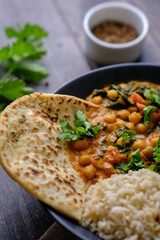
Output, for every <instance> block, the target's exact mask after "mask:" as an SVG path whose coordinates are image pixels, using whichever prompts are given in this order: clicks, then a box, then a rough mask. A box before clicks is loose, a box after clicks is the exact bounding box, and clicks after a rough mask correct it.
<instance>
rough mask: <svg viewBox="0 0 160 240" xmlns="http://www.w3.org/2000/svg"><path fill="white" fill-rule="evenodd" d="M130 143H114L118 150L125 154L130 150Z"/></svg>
mask: <svg viewBox="0 0 160 240" xmlns="http://www.w3.org/2000/svg"><path fill="white" fill-rule="evenodd" d="M131 145H132V143H131V142H129V143H125V144H124V146H120V145H118V144H116V145H114V146H115V147H116V148H117V149H118V150H119V151H120V153H126V156H127V155H128V154H129V152H130V151H131V150H130V147H131Z"/></svg>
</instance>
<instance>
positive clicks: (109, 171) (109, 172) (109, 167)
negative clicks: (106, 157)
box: [104, 162, 114, 176]
mask: <svg viewBox="0 0 160 240" xmlns="http://www.w3.org/2000/svg"><path fill="white" fill-rule="evenodd" d="M104 172H105V174H106V175H107V176H111V175H112V174H113V173H114V168H113V166H112V164H110V163H107V162H105V163H104Z"/></svg>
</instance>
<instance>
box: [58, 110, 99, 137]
mask: <svg viewBox="0 0 160 240" xmlns="http://www.w3.org/2000/svg"><path fill="white" fill-rule="evenodd" d="M75 119H76V120H75V121H74V125H75V128H74V129H73V130H72V127H71V125H70V123H69V122H68V121H67V120H65V119H60V125H61V128H62V132H61V133H59V135H58V137H59V138H60V139H62V140H64V141H77V140H80V139H83V137H84V136H87V137H94V136H96V135H97V134H98V133H99V130H100V127H99V126H94V127H93V128H92V127H91V124H90V123H89V122H88V121H87V116H86V114H85V113H84V112H82V111H80V110H78V111H77V112H76V114H75Z"/></svg>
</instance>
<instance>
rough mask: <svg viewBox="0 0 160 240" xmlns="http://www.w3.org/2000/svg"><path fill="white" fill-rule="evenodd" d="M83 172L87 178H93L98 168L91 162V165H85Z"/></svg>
mask: <svg viewBox="0 0 160 240" xmlns="http://www.w3.org/2000/svg"><path fill="white" fill-rule="evenodd" d="M83 174H84V176H85V177H86V178H88V179H92V178H94V176H95V174H96V168H95V167H94V166H93V165H92V164H90V165H88V166H86V167H84V169H83Z"/></svg>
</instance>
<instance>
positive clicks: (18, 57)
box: [10, 40, 36, 62]
mask: <svg viewBox="0 0 160 240" xmlns="http://www.w3.org/2000/svg"><path fill="white" fill-rule="evenodd" d="M35 53H36V49H35V48H34V47H33V46H32V44H31V43H30V42H24V41H22V40H18V41H17V42H15V43H13V46H12V48H11V53H10V58H11V59H12V60H13V61H15V62H20V61H22V60H24V59H26V58H27V57H29V56H32V55H34V54H35Z"/></svg>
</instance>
